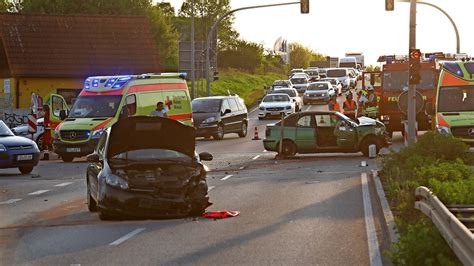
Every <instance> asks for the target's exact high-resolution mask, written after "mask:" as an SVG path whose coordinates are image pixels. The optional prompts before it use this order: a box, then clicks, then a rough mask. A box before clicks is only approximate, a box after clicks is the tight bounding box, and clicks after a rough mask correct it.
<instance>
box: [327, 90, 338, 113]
mask: <svg viewBox="0 0 474 266" xmlns="http://www.w3.org/2000/svg"><path fill="white" fill-rule="evenodd" d="M329 95H330V97H331V100H329V102H328V107H329V111H334V112H340V111H341V106H340V105H339V103H338V102H337V96H336V93H335V92H334V91H331V92H329Z"/></svg>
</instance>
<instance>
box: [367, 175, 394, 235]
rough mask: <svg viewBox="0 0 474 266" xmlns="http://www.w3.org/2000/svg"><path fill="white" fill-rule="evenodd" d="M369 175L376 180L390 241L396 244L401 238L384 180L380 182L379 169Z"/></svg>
mask: <svg viewBox="0 0 474 266" xmlns="http://www.w3.org/2000/svg"><path fill="white" fill-rule="evenodd" d="M369 175H371V176H372V180H374V183H375V189H376V190H377V196H378V197H379V200H380V205H381V207H382V212H383V217H384V220H385V225H386V226H387V229H388V234H389V237H390V242H391V243H392V244H395V243H397V242H398V239H399V235H398V231H397V225H396V224H395V219H394V216H393V213H392V210H391V209H390V205H389V204H388V200H387V197H386V195H385V191H384V190H383V186H382V182H380V178H379V175H378V171H377V170H372V172H371V173H370V174H369Z"/></svg>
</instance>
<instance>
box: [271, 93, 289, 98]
mask: <svg viewBox="0 0 474 266" xmlns="http://www.w3.org/2000/svg"><path fill="white" fill-rule="evenodd" d="M267 96H288V94H286V93H270V94H267V95H266V96H265V97H267ZM288 97H290V96H288Z"/></svg>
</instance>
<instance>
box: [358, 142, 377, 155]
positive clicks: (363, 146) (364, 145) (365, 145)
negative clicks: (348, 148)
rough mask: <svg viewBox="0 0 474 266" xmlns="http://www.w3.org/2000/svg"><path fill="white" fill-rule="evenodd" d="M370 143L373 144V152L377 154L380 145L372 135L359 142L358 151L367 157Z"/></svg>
mask: <svg viewBox="0 0 474 266" xmlns="http://www.w3.org/2000/svg"><path fill="white" fill-rule="evenodd" d="M370 145H375V154H376V155H377V154H379V151H380V145H379V143H378V141H377V139H375V138H373V137H369V138H365V139H364V140H362V142H361V144H360V151H361V152H362V154H364V156H365V157H369V147H370Z"/></svg>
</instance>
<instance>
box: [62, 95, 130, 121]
mask: <svg viewBox="0 0 474 266" xmlns="http://www.w3.org/2000/svg"><path fill="white" fill-rule="evenodd" d="M121 100H122V95H94V96H79V97H78V98H77V100H76V102H75V103H74V106H73V107H72V109H71V112H70V113H69V116H68V117H69V118H94V117H114V116H115V114H116V113H117V110H118V108H119V105H120V101H121Z"/></svg>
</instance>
